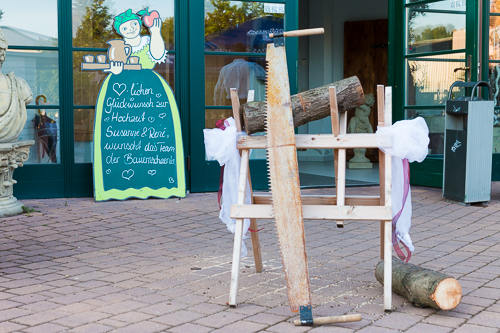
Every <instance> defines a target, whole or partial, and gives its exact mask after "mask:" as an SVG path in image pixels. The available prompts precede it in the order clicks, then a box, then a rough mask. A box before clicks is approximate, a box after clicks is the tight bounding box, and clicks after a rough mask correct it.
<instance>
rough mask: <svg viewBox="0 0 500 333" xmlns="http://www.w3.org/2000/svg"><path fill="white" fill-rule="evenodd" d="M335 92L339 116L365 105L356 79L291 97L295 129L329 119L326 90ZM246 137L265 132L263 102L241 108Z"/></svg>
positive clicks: (252, 103)
mask: <svg viewBox="0 0 500 333" xmlns="http://www.w3.org/2000/svg"><path fill="white" fill-rule="evenodd" d="M330 86H335V87H336V88H337V104H338V109H339V112H346V111H347V110H351V109H354V108H355V107H357V106H360V105H361V104H363V103H364V102H365V95H364V93H363V88H362V87H361V83H360V82H359V79H358V78H357V77H356V76H351V77H350V78H347V79H344V80H340V81H337V82H333V83H330V84H327V85H325V86H322V87H319V88H315V89H311V90H307V91H304V92H302V93H300V94H297V95H293V96H292V112H293V122H294V125H295V127H298V126H300V125H304V124H307V123H308V122H310V121H313V120H318V119H322V118H325V117H328V116H329V115H330V99H329V93H328V87H330ZM240 112H241V113H242V114H243V121H244V127H245V131H246V132H247V134H253V133H257V132H263V131H265V125H264V124H265V120H266V102H250V103H246V104H243V105H242V106H241V109H240Z"/></svg>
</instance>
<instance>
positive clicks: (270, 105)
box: [266, 28, 361, 325]
mask: <svg viewBox="0 0 500 333" xmlns="http://www.w3.org/2000/svg"><path fill="white" fill-rule="evenodd" d="M322 33H324V30H323V28H319V29H307V30H297V31H289V32H284V33H283V34H279V35H278V34H270V35H269V37H270V38H274V43H270V44H268V45H267V54H266V60H267V90H266V92H267V120H266V131H267V162H268V167H269V176H270V177H269V178H270V181H271V197H272V206H273V210H274V219H275V222H276V229H277V233H278V241H279V246H280V251H281V256H282V259H283V266H284V270H285V276H286V280H287V286H288V302H289V304H290V309H291V310H292V312H298V311H299V310H300V314H301V320H300V323H301V324H305V325H312V324H313V319H312V313H311V291H310V286H309V273H308V269H307V254H306V242H305V232H304V221H303V217H302V200H301V195H300V182H299V168H298V163H297V151H296V147H295V131H294V125H293V114H292V106H291V98H290V84H289V81H288V69H287V63H286V54H285V38H284V37H298V36H308V35H317V34H322ZM358 316H359V315H358ZM344 317H345V316H344ZM334 318H336V317H334ZM337 319H338V318H337ZM355 320H361V317H360V316H359V319H358V317H356V319H355ZM337 322H338V321H337ZM325 323H326V322H325Z"/></svg>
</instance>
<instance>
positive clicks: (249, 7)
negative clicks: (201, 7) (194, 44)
mask: <svg viewBox="0 0 500 333" xmlns="http://www.w3.org/2000/svg"><path fill="white" fill-rule="evenodd" d="M205 1H206V2H207V1H208V2H209V4H210V5H211V7H213V10H211V11H210V12H208V13H207V14H206V16H205V36H206V35H213V36H216V35H219V34H221V33H222V32H224V31H225V30H226V29H229V28H232V27H235V26H237V25H238V24H242V23H244V22H248V21H251V20H253V19H256V18H258V17H261V16H263V15H264V6H263V4H262V3H257V2H243V3H242V4H241V5H239V6H238V5H231V2H230V1H228V0H205Z"/></svg>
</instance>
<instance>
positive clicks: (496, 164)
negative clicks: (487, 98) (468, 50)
mask: <svg viewBox="0 0 500 333" xmlns="http://www.w3.org/2000/svg"><path fill="white" fill-rule="evenodd" d="M482 1H483V2H482V27H481V29H482V34H481V37H482V46H483V47H482V52H481V79H482V80H484V81H487V82H488V81H489V63H490V59H489V38H490V34H489V31H490V10H489V8H490V6H489V4H490V0H482ZM497 15H499V14H497ZM499 16H500V15H499ZM498 109H500V106H497V107H495V110H498ZM491 171H492V174H491V180H493V181H499V180H500V153H497V154H493V158H492V170H491Z"/></svg>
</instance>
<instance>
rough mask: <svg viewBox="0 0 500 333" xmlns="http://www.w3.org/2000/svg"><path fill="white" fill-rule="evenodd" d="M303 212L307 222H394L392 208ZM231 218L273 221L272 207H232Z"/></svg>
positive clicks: (311, 209) (310, 209)
mask: <svg viewBox="0 0 500 333" xmlns="http://www.w3.org/2000/svg"><path fill="white" fill-rule="evenodd" d="M302 212H303V215H304V219H307V220H359V221H377V220H381V221H387V220H392V212H391V208H390V207H383V206H324V205H303V206H302ZM231 218H236V219H240V218H245V219H248V218H256V219H273V218H274V213H273V209H272V206H271V205H232V206H231Z"/></svg>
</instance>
